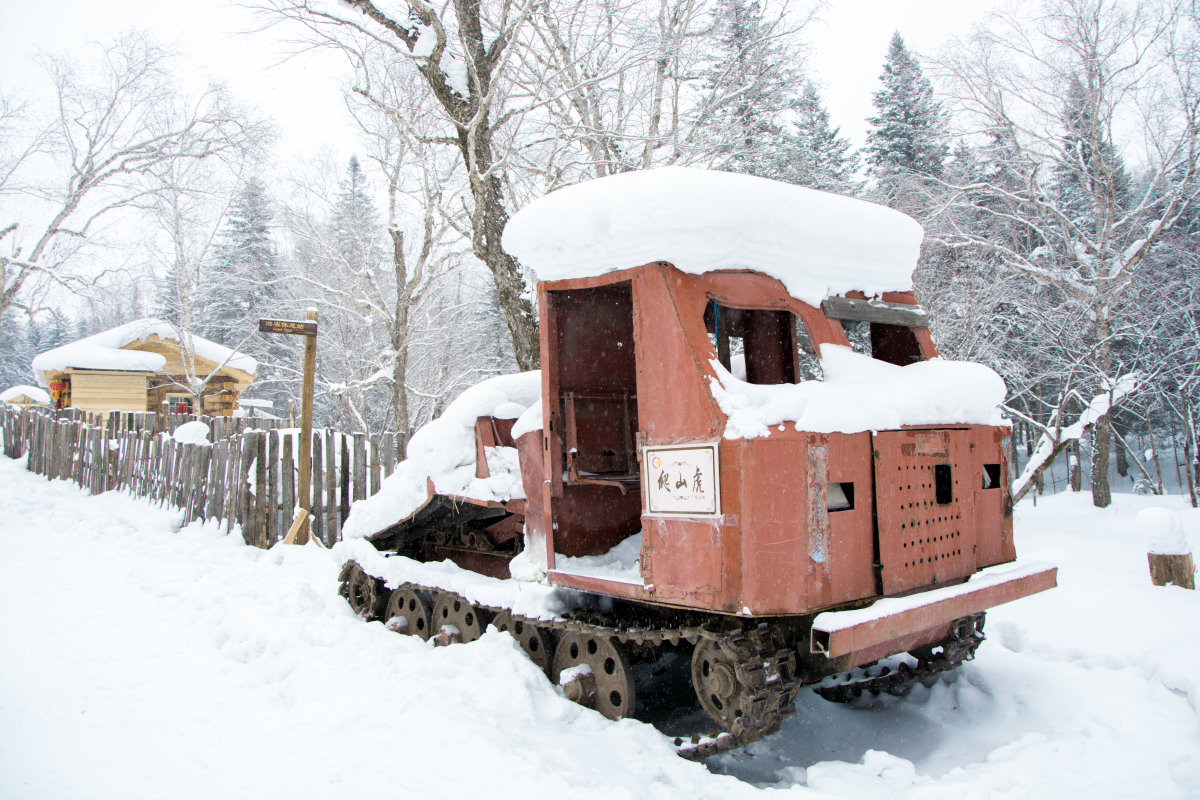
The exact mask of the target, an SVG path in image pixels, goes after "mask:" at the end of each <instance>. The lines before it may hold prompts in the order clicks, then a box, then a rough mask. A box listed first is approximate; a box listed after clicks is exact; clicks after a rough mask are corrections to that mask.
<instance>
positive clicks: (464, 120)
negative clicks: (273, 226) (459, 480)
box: [270, 0, 539, 369]
mask: <svg viewBox="0 0 1200 800" xmlns="http://www.w3.org/2000/svg"><path fill="white" fill-rule="evenodd" d="M533 2H534V0H496V2H494V3H488V4H485V3H482V2H478V0H454V2H452V3H449V4H447V5H445V6H442V7H440V8H438V7H435V6H432V5H428V4H426V3H424V2H422V0H409V2H408V3H407V4H405V5H404V6H402V7H401V8H402V11H403V12H404V14H403V16H399V15H393V14H389V13H388V12H386V11H384V10H383V9H382V8H381V7H380V5H379V4H377V3H375V2H372V1H371V0H346V1H345V2H344V3H343V4H342V5H340V6H337V7H334V6H332V5H330V4H325V3H320V2H316V0H311V1H310V0H271V3H270V6H271V7H272V8H273V9H274V10H275V11H276V12H277V13H278V14H280V15H282V16H284V17H286V18H290V19H294V20H298V21H299V22H301V23H302V24H304V25H305V26H307V27H308V28H309V30H310V31H311V32H312V33H313V34H315V35H316V36H317V37H318V38H319V39H320V40H322V41H323V42H325V43H327V44H332V45H334V46H337V47H339V48H342V49H343V51H344V52H346V53H347V55H348V57H349V58H351V60H352V61H353V62H354V64H355V67H356V69H358V70H359V74H360V77H361V75H362V73H363V71H364V70H366V69H369V66H370V65H369V64H367V63H366V62H365V60H364V58H363V57H364V55H365V54H367V53H368V52H369V53H371V55H372V56H373V57H378V56H379V55H380V53H379V51H374V50H371V49H370V48H368V47H366V46H365V45H366V43H367V42H370V43H374V44H376V45H378V46H379V47H380V48H383V50H384V51H386V52H388V53H390V55H391V57H392V58H399V59H402V60H403V61H404V62H405V63H406V64H407V65H408V66H409V68H411V69H412V70H414V71H415V72H416V74H417V75H419V76H420V79H421V81H422V82H423V84H424V86H425V88H426V91H427V92H428V96H429V97H430V98H431V99H432V100H433V104H434V107H435V108H436V109H437V111H438V113H439V114H440V118H441V120H442V121H443V122H444V123H445V124H446V126H447V129H446V130H445V131H444V133H443V135H442V136H441V137H440V138H441V139H442V140H443V141H445V142H448V143H451V144H452V146H453V147H454V148H455V149H456V151H457V153H458V156H459V158H460V160H461V163H462V166H463V168H464V172H465V176H466V182H467V185H468V192H469V193H468V197H469V198H470V206H469V209H468V210H469V214H470V219H471V226H470V232H471V246H472V250H473V252H474V254H475V256H476V257H477V258H478V259H479V260H480V261H482V262H483V263H484V264H486V265H487V267H488V269H489V270H490V271H491V273H492V277H493V280H494V281H495V286H496V295H497V298H498V301H499V304H500V308H501V310H502V312H503V314H504V318H505V322H506V324H507V326H508V329H509V333H510V335H511V336H512V341H513V349H514V352H515V353H516V359H517V364H518V365H519V366H520V367H521V368H522V369H531V368H533V367H535V366H537V363H538V345H539V343H538V333H537V321H536V319H535V317H534V312H533V304H532V302H531V299H530V298H531V294H530V292H529V291H528V288H527V286H526V281H525V276H524V274H523V272H522V269H521V267H520V265H519V264H518V263H517V261H516V260H515V259H514V258H513V257H512V256H510V255H509V254H508V253H506V252H505V251H504V248H503V247H502V246H501V243H500V236H501V234H502V233H503V231H504V226H505V224H507V222H508V217H509V211H508V204H507V203H506V200H505V195H504V181H503V178H502V175H503V168H504V167H503V162H502V160H501V159H499V158H498V155H497V152H496V136H497V131H498V130H499V128H500V127H501V126H503V125H504V123H505V117H504V115H503V113H501V112H500V111H499V108H500V107H501V106H502V103H503V100H504V96H505V94H504V93H505V87H506V85H507V84H506V80H505V77H506V73H507V71H508V70H509V69H510V66H511V64H512V61H513V58H514V46H513V45H514V42H516V40H517V37H518V35H519V34H520V32H521V30H522V28H523V27H524V26H525V24H526V22H527V21H528V19H529V14H530V10H531V8H532V6H533ZM378 86H379V85H378V83H372V82H367V81H363V82H362V83H361V84H360V85H359V86H358V87H357V91H359V92H360V93H362V94H363V95H364V96H366V97H368V98H369V99H371V100H372V101H373V102H376V103H377V104H379V105H381V106H386V105H387V99H386V98H385V97H382V96H379V95H376V94H373V93H374V92H375V91H376V90H377V89H378Z"/></svg>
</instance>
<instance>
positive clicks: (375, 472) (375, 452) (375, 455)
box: [370, 433, 382, 495]
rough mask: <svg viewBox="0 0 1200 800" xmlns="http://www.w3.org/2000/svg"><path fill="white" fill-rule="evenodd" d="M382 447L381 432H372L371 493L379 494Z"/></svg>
mask: <svg viewBox="0 0 1200 800" xmlns="http://www.w3.org/2000/svg"><path fill="white" fill-rule="evenodd" d="M380 447H381V444H380V439H379V434H377V433H376V434H372V436H371V451H370V455H371V462H370V463H371V491H370V493H371V495H376V494H379V477H380V473H381V472H382V466H381V464H380V460H381V459H382V454H381V453H380V452H379V451H380Z"/></svg>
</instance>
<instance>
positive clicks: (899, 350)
mask: <svg viewBox="0 0 1200 800" xmlns="http://www.w3.org/2000/svg"><path fill="white" fill-rule="evenodd" d="M842 330H844V331H845V332H846V338H847V339H849V340H850V347H851V348H853V350H854V352H856V353H861V354H862V355H865V356H871V357H872V358H876V359H878V360H880V361H886V362H887V363H889V364H895V365H896V366H898V367H904V366H907V365H909V364H915V363H916V362H918V361H920V360H921V345H920V343H919V342H918V341H917V335H916V334H915V333H913V329H912V328H910V327H908V326H906V325H890V324H888V323H885V322H866V321H865V320H852V319H843V320H842Z"/></svg>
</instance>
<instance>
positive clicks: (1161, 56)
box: [938, 0, 1200, 506]
mask: <svg viewBox="0 0 1200 800" xmlns="http://www.w3.org/2000/svg"><path fill="white" fill-rule="evenodd" d="M1194 41H1195V30H1194V26H1193V25H1192V24H1191V22H1190V21H1189V20H1187V19H1186V18H1185V17H1184V16H1183V15H1182V14H1181V13H1180V9H1179V7H1177V6H1175V5H1172V4H1161V3H1150V2H1133V3H1129V4H1126V3H1119V2H1114V1H1113V0H1061V2H1058V3H1056V4H1054V5H1052V6H1047V7H1045V8H1044V9H1043V11H1042V12H1041V13H1040V15H1039V16H1037V17H1036V18H1034V19H1031V20H1023V19H1019V18H1017V17H1015V16H1011V15H1001V16H999V17H998V18H996V19H995V20H994V21H993V22H992V23H991V24H989V25H988V26H987V28H986V29H981V30H980V31H979V32H977V33H976V34H975V36H974V37H973V38H972V39H971V41H970V42H969V43H968V44H967V45H965V46H963V47H961V48H960V49H959V50H958V51H957V52H955V53H952V54H950V55H948V56H947V57H946V58H944V59H942V60H941V61H940V62H939V64H938V66H939V71H940V73H941V75H942V77H943V78H944V79H945V81H946V83H947V85H948V86H949V87H950V88H951V96H952V98H953V101H954V106H955V109H954V110H955V111H957V112H958V114H959V120H960V121H963V122H966V123H968V124H969V126H970V127H969V131H970V132H975V133H978V134H980V135H985V136H988V137H991V139H992V140H993V141H995V142H998V143H999V145H1000V149H1002V151H1003V152H1004V154H1005V162H1004V163H1005V168H1006V169H1007V170H1008V171H1009V172H1010V174H1011V175H1012V177H1013V180H1012V182H1011V184H1009V183H997V182H987V181H977V182H973V183H969V184H966V185H962V186H957V187H955V190H954V192H953V194H952V199H951V200H950V203H949V206H950V207H951V208H957V209H962V208H967V207H969V208H970V209H971V210H972V213H982V214H984V215H988V216H990V217H992V218H993V219H995V220H996V221H997V222H1000V223H1008V222H1012V223H1018V224H1019V225H1021V226H1023V227H1025V228H1026V229H1028V230H1029V231H1031V232H1032V237H1033V241H1032V242H1031V244H1032V245H1033V246H1031V247H1016V246H1013V244H1012V242H1011V241H1006V240H1002V239H1000V240H998V239H995V238H992V237H988V236H987V235H985V233H984V232H981V231H980V230H978V229H974V228H971V227H966V226H959V227H956V228H954V229H952V230H949V231H944V232H942V233H941V234H940V239H941V241H942V243H944V244H946V245H948V246H950V247H954V248H971V249H974V250H977V251H981V252H986V253H989V254H991V255H992V256H993V257H995V258H996V259H998V260H999V261H1000V262H1001V263H1002V265H1003V267H1004V269H1006V270H1008V271H1011V272H1013V273H1015V274H1019V275H1021V276H1023V277H1024V278H1025V279H1026V280H1029V281H1033V282H1035V283H1037V284H1038V285H1040V286H1042V287H1046V289H1047V290H1048V291H1050V292H1052V293H1055V294H1056V295H1058V296H1060V297H1061V299H1062V302H1061V303H1059V304H1058V308H1059V309H1060V310H1061V311H1062V313H1064V314H1070V313H1074V309H1082V310H1083V318H1082V319H1081V320H1079V321H1078V326H1075V327H1071V328H1067V327H1066V326H1059V329H1060V330H1063V331H1064V332H1066V331H1070V332H1071V333H1072V334H1073V336H1072V337H1071V339H1070V340H1072V341H1073V342H1074V346H1073V347H1071V348H1070V353H1069V354H1068V353H1064V354H1063V357H1064V358H1066V359H1069V360H1070V361H1071V362H1072V363H1074V364H1075V365H1076V367H1077V368H1078V369H1081V370H1085V371H1086V373H1087V385H1086V386H1085V387H1081V391H1082V392H1083V394H1084V395H1089V394H1090V395H1092V396H1094V398H1099V397H1100V396H1101V395H1105V396H1107V398H1108V402H1107V403H1104V402H1099V401H1092V400H1088V402H1086V403H1085V405H1086V406H1087V407H1088V408H1091V409H1094V410H1095V409H1103V410H1102V411H1101V413H1098V414H1096V419H1095V420H1094V433H1093V437H1094V449H1095V452H1094V458H1093V462H1094V463H1093V469H1092V476H1091V488H1092V497H1093V502H1094V503H1095V504H1096V505H1098V506H1106V505H1108V503H1109V502H1110V490H1109V484H1108V470H1107V465H1108V461H1109V453H1110V442H1111V435H1110V434H1111V422H1110V413H1111V408H1112V406H1113V404H1114V402H1115V400H1116V399H1117V397H1116V395H1117V393H1118V387H1124V386H1127V385H1128V380H1129V373H1130V372H1132V371H1134V370H1136V366H1135V365H1132V364H1127V363H1123V362H1122V361H1121V360H1120V359H1119V358H1118V357H1117V355H1116V354H1117V344H1118V342H1119V341H1120V339H1121V337H1123V336H1124V335H1126V333H1127V326H1126V324H1125V323H1126V319H1125V318H1124V317H1123V314H1125V313H1126V311H1127V308H1128V306H1127V304H1126V302H1125V301H1126V299H1127V294H1128V292H1129V291H1130V287H1132V286H1133V285H1134V283H1135V281H1136V280H1137V277H1138V275H1139V273H1140V272H1141V271H1142V270H1143V269H1144V268H1145V265H1146V264H1147V259H1148V258H1149V257H1150V256H1151V254H1152V253H1153V252H1154V250H1155V248H1156V247H1157V246H1158V245H1160V244H1161V243H1162V241H1163V238H1164V237H1165V236H1166V235H1167V233H1168V232H1170V231H1171V230H1172V228H1173V227H1174V226H1175V225H1176V224H1177V223H1178V222H1179V221H1180V220H1181V218H1182V217H1183V215H1184V214H1185V212H1186V211H1187V209H1188V208H1189V206H1190V204H1191V203H1192V202H1193V199H1194V196H1195V192H1196V181H1195V175H1196V165H1197V148H1196V146H1197V132H1198V130H1200V128H1198V127H1197V124H1198V123H1200V118H1198V116H1197V111H1198V105H1197V100H1198V99H1200V98H1198V95H1197V92H1196V90H1197V88H1198V85H1197V82H1196V78H1197V77H1198V76H1197V73H1196V68H1197V62H1196V60H1195V55H1194V53H1195V50H1194ZM1130 132H1136V134H1134V133H1130ZM1126 163H1137V164H1138V165H1139V169H1140V170H1141V171H1142V172H1143V173H1144V178H1143V179H1142V180H1140V181H1137V182H1135V183H1132V184H1131V182H1130V181H1129V178H1128V175H1127V174H1126V171H1125V167H1124V165H1125V164H1126ZM1065 318H1066V317H1063V319H1065ZM1061 396H1062V397H1064V398H1065V397H1066V396H1067V395H1066V394H1063V395H1061Z"/></svg>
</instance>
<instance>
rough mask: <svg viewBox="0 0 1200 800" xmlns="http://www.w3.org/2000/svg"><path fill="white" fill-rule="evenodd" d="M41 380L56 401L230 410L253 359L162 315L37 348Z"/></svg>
mask: <svg viewBox="0 0 1200 800" xmlns="http://www.w3.org/2000/svg"><path fill="white" fill-rule="evenodd" d="M32 365H33V372H34V375H35V376H36V377H37V380H38V383H40V384H41V385H42V386H44V387H46V388H47V389H48V390H49V392H50V397H51V400H52V404H53V406H54V407H55V408H80V409H84V410H86V411H92V412H97V413H101V414H107V413H108V412H110V411H155V412H159V413H165V414H207V415H209V416H215V417H222V416H223V417H227V416H232V415H233V412H234V410H235V409H237V407H238V402H237V400H238V395H240V394H241V393H242V392H243V391H245V390H246V388H247V387H248V386H249V385H250V384H251V383H252V382H253V381H254V378H255V375H256V373H257V371H258V362H256V361H255V360H254V358H252V357H251V356H248V355H245V354H243V353H239V352H237V351H236V350H232V349H230V348H228V347H225V346H224V345H221V344H217V343H216V342H211V341H209V340H207V339H202V338H200V337H199V336H196V335H195V334H185V333H183V332H181V331H180V330H179V329H178V328H176V327H175V326H174V325H172V324H170V323H168V322H163V321H162V320H158V319H153V318H146V319H139V320H135V321H133V322H129V323H126V324H124V325H119V326H117V327H116V328H112V329H110V330H107V331H102V332H100V333H97V334H93V335H92V336H88V337H85V338H83V339H80V340H79V341H76V342H71V343H69V344H65V345H62V346H60V347H56V348H54V349H53V350H47V351H46V352H44V353H40V354H39V355H37V356H35V357H34V359H33V364H32Z"/></svg>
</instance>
